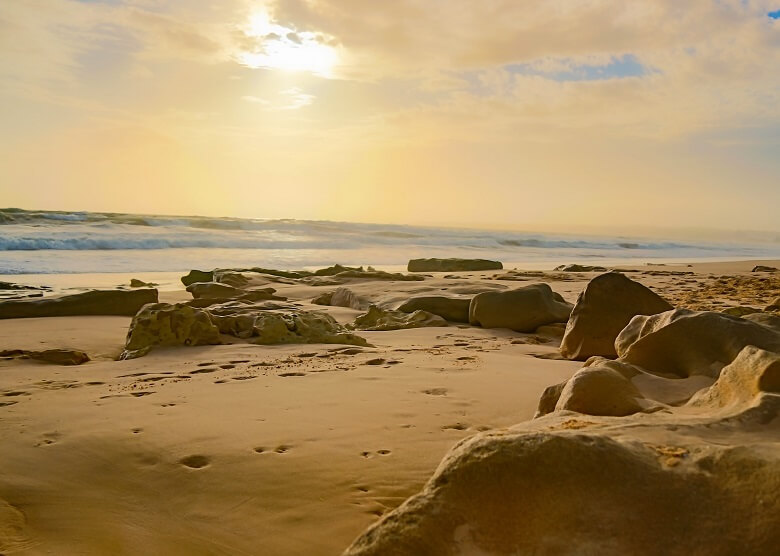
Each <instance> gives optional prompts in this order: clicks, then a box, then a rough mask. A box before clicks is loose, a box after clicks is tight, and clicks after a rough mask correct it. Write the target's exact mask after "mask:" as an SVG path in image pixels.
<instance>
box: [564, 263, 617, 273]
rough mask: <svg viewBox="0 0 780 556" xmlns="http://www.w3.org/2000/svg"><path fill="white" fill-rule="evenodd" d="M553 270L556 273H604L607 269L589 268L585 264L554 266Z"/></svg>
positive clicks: (589, 266) (602, 267)
mask: <svg viewBox="0 0 780 556" xmlns="http://www.w3.org/2000/svg"><path fill="white" fill-rule="evenodd" d="M553 270H557V271H558V272H606V271H607V270H608V269H607V268H606V267H604V266H591V265H587V264H562V265H560V266H556V267H555V268H554V269H553Z"/></svg>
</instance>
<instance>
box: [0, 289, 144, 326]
mask: <svg viewBox="0 0 780 556" xmlns="http://www.w3.org/2000/svg"><path fill="white" fill-rule="evenodd" d="M156 302H157V290H155V289H137V290H92V291H88V292H83V293H76V294H71V295H63V296H60V297H48V298H41V299H25V300H18V301H17V300H14V301H3V302H0V319H14V318H27V317H66V316H81V315H121V316H132V315H135V314H136V313H137V312H138V310H139V309H140V308H141V307H143V306H144V305H146V304H147V303H156Z"/></svg>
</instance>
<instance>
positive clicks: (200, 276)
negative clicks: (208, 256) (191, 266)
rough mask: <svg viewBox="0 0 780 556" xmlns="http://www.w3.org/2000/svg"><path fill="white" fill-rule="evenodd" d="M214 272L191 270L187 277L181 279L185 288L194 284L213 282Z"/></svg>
mask: <svg viewBox="0 0 780 556" xmlns="http://www.w3.org/2000/svg"><path fill="white" fill-rule="evenodd" d="M213 281H214V271H212V270H208V271H206V270H190V271H189V273H188V274H187V275H186V276H182V277H181V283H182V284H184V285H185V286H189V285H190V284H194V283H195V282H213Z"/></svg>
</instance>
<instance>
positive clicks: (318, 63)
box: [238, 11, 338, 77]
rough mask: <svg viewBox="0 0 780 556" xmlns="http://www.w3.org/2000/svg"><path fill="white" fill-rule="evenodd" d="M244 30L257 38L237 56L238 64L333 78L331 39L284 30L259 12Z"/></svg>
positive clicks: (304, 32)
mask: <svg viewBox="0 0 780 556" xmlns="http://www.w3.org/2000/svg"><path fill="white" fill-rule="evenodd" d="M243 31H244V33H245V34H246V35H247V36H249V37H252V38H255V39H258V41H257V43H258V44H257V47H256V48H254V49H253V50H245V51H241V52H240V53H239V55H238V60H239V62H240V63H241V64H243V65H245V66H247V67H250V68H268V69H276V70H284V71H291V72H309V73H313V74H315V75H320V76H323V77H331V76H332V75H333V69H334V67H335V66H336V63H337V62H338V52H337V50H336V48H335V47H333V46H331V44H329V43H330V42H332V38H331V37H328V36H326V35H323V34H321V33H312V32H308V31H296V30H295V29H291V28H289V27H284V26H283V25H279V24H277V23H274V22H272V21H271V19H270V18H269V16H268V14H267V13H266V12H261V11H258V12H255V13H253V14H252V15H251V17H250V18H249V21H248V22H247V24H246V25H245V26H244V28H243Z"/></svg>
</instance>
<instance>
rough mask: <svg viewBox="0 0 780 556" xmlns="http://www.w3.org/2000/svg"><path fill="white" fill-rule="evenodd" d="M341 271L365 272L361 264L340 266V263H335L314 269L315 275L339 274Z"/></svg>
mask: <svg viewBox="0 0 780 556" xmlns="http://www.w3.org/2000/svg"><path fill="white" fill-rule="evenodd" d="M342 272H365V270H363V267H362V266H357V267H355V266H341V265H340V264H335V265H333V266H329V267H328V268H321V269H319V270H315V271H314V275H315V276H335V275H336V274H341V273H342Z"/></svg>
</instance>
